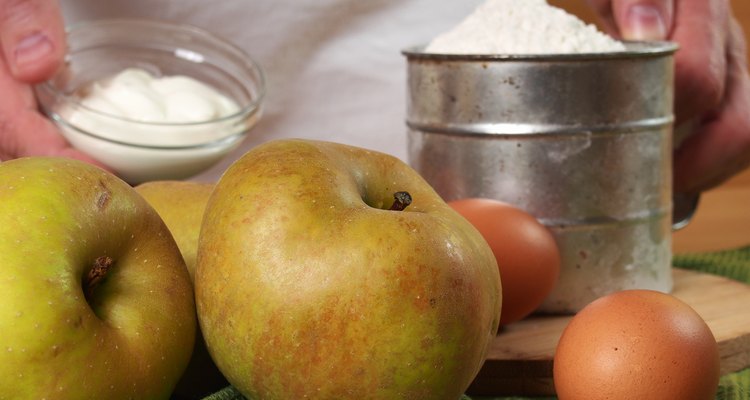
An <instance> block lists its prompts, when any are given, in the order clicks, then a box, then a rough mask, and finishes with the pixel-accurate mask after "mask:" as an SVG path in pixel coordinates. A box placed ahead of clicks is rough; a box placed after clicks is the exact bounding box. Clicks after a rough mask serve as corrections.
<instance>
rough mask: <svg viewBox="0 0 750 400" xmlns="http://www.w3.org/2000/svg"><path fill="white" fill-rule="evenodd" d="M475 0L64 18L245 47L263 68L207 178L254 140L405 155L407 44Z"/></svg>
mask: <svg viewBox="0 0 750 400" xmlns="http://www.w3.org/2000/svg"><path fill="white" fill-rule="evenodd" d="M479 3H480V1H479V0H461V1H455V0H296V1H294V0H217V1H207V0H203V1H199V0H62V1H61V4H62V7H63V14H64V16H65V18H66V23H67V24H73V23H77V22H81V21H84V20H91V19H99V18H115V17H139V18H149V19H163V20H169V21H172V22H182V23H188V24H191V25H194V26H197V27H200V28H203V29H206V30H208V31H211V32H213V33H215V34H217V35H220V36H222V37H224V38H226V39H228V40H230V41H231V42H233V43H234V44H236V45H238V46H240V47H241V48H243V49H244V50H245V51H246V52H247V53H248V54H250V55H251V56H252V57H253V58H254V59H256V61H258V62H259V64H261V66H262V67H263V68H264V70H265V72H266V77H267V81H268V82H267V85H268V88H267V89H268V92H267V98H266V108H265V114H264V116H263V118H262V120H261V122H260V124H258V125H257V126H256V128H255V129H254V130H253V131H252V132H251V134H250V137H249V138H248V140H247V141H246V142H245V143H244V144H243V145H242V147H241V148H239V149H238V150H237V151H235V152H234V153H233V154H232V155H230V156H229V157H228V158H227V159H225V160H223V161H222V162H220V163H219V164H218V165H216V166H214V167H213V168H211V169H210V170H209V171H206V172H205V173H203V174H200V175H199V176H197V177H196V178H195V179H196V180H201V181H212V180H215V179H217V178H218V176H219V175H220V174H221V172H222V171H224V169H226V167H227V166H228V165H229V164H230V163H231V162H232V161H234V160H235V159H236V158H238V157H239V156H240V155H241V154H243V153H244V152H246V151H247V150H248V149H249V148H251V147H252V146H255V145H257V144H259V143H262V142H265V141H268V140H271V139H277V138H289V137H301V138H314V139H325V140H331V141H336V142H340V143H347V144H352V145H356V146H361V147H365V148H369V149H373V150H378V151H382V152H386V153H389V154H392V155H395V156H397V157H399V158H401V159H403V160H404V161H407V160H406V126H405V122H404V120H405V115H406V105H405V98H406V59H405V57H404V56H403V55H402V54H401V50H403V49H404V48H407V47H410V46H413V45H417V44H426V43H427V42H429V41H430V40H431V39H432V38H433V37H435V36H436V35H438V34H439V33H442V32H443V31H445V30H448V29H449V28H451V27H453V26H454V25H456V24H457V23H458V22H459V21H460V20H461V19H463V18H464V17H465V16H467V15H468V14H469V13H470V12H471V11H472V10H473V9H474V8H475V7H476V6H477V5H478V4H479Z"/></svg>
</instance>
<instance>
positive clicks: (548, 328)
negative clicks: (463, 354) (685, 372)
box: [467, 268, 750, 396]
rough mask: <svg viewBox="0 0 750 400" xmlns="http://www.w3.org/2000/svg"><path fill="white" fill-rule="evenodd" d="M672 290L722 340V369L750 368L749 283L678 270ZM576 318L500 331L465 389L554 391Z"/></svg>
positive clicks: (534, 319) (540, 319)
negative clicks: (555, 367) (560, 349)
mask: <svg viewBox="0 0 750 400" xmlns="http://www.w3.org/2000/svg"><path fill="white" fill-rule="evenodd" d="M674 282H675V286H674V292H673V294H674V295H675V296H676V297H677V298H679V299H681V300H682V301H684V302H686V303H687V304H689V305H690V306H691V307H693V308H694V309H695V311H697V312H698V314H700V315H701V317H703V319H704V320H705V321H706V323H707V324H708V326H709V327H710V328H711V331H712V332H713V334H714V336H715V337H716V341H717V342H718V344H719V354H720V357H721V373H722V374H727V373H730V372H736V371H739V370H741V369H744V368H746V367H748V366H750V285H745V284H743V283H740V282H737V281H734V280H730V279H727V278H723V277H720V276H716V275H710V274H704V273H698V272H693V271H687V270H683V269H677V268H675V269H674ZM571 318H572V316H531V317H529V318H527V319H525V320H522V321H518V322H516V323H513V324H511V325H509V326H507V327H505V328H503V329H502V331H501V332H500V333H499V334H498V335H497V337H496V338H495V340H494V342H493V343H492V345H491V347H490V351H489V355H488V357H487V361H486V362H485V363H484V366H483V367H482V369H481V370H480V372H479V374H478V375H477V377H476V379H475V380H474V382H473V383H472V385H471V387H470V388H469V390H468V391H467V393H468V394H469V395H478V396H508V395H519V396H534V395H554V393H555V391H554V385H553V383H552V359H553V357H554V354H555V347H556V346H557V342H558V340H559V339H560V335H562V331H563V329H565V326H566V325H567V323H568V321H570V319H571Z"/></svg>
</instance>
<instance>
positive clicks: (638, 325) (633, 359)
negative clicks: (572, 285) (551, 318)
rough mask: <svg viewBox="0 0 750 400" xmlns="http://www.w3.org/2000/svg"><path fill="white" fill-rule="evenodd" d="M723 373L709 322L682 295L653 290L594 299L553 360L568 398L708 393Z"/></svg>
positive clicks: (645, 399) (662, 399) (687, 398)
mask: <svg viewBox="0 0 750 400" xmlns="http://www.w3.org/2000/svg"><path fill="white" fill-rule="evenodd" d="M719 374H720V372H719V349H718V345H717V343H716V339H715V338H714V336H713V334H712V333H711V330H710V328H709V327H708V325H706V323H705V321H704V320H703V319H702V318H701V317H700V315H698V313H696V312H695V311H694V310H693V309H692V308H691V307H690V306H688V305H687V304H685V303H684V302H682V301H681V300H679V299H677V298H676V297H674V296H671V295H669V294H665V293H661V292H657V291H650V290H625V291H620V292H616V293H613V294H611V295H607V296H604V297H602V298H600V299H598V300H595V301H594V302H592V303H590V304H589V305H588V306H586V307H585V308H584V309H583V310H581V311H580V312H579V313H578V314H577V315H575V316H574V317H573V318H572V320H571V321H570V323H569V324H568V326H567V327H566V328H565V330H564V331H563V334H562V337H561V338H560V341H559V343H558V345H557V350H556V354H555V357H554V366H553V376H554V384H555V390H556V392H557V395H558V397H559V399H560V400H577V399H586V400H597V399H608V400H626V399H627V400H631V399H639V400H649V399H655V400H656V399H658V400H667V399H675V400H677V399H679V400H708V399H714V398H715V394H716V390H717V387H718V383H719Z"/></svg>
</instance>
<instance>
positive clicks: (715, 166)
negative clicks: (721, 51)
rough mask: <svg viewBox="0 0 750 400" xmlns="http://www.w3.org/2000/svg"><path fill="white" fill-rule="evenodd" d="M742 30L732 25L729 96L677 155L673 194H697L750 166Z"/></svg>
mask: <svg viewBox="0 0 750 400" xmlns="http://www.w3.org/2000/svg"><path fill="white" fill-rule="evenodd" d="M744 40H745V39H744V35H743V33H742V30H741V28H740V27H739V25H738V24H737V23H736V21H731V29H730V36H729V38H728V48H727V68H728V70H727V76H726V77H727V79H726V83H725V86H726V88H727V91H726V95H725V97H724V99H723V102H722V104H721V107H720V108H719V109H718V111H716V112H715V113H714V115H713V116H712V117H711V118H710V119H709V120H706V121H704V122H703V124H701V125H700V126H699V127H698V130H697V131H696V133H695V134H694V135H692V136H691V137H689V138H688V139H687V140H686V141H685V142H684V143H683V145H682V146H681V147H680V149H679V150H678V151H677V152H676V153H675V159H674V172H675V179H674V190H675V191H676V192H683V193H697V192H700V191H702V190H705V189H708V188H711V187H713V186H716V185H718V184H720V183H721V182H723V181H724V180H726V179H727V178H729V177H730V176H732V175H734V174H735V173H737V172H739V171H741V170H742V169H744V168H746V167H747V166H748V165H750V112H748V110H750V76H749V75H748V70H747V64H746V61H745V60H746V59H745V56H746V53H747V49H746V44H745V41H744Z"/></svg>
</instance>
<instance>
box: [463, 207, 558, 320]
mask: <svg viewBox="0 0 750 400" xmlns="http://www.w3.org/2000/svg"><path fill="white" fill-rule="evenodd" d="M449 204H450V206H451V207H453V209H454V210H456V211H457V212H458V213H459V214H461V215H462V216H463V217H464V218H466V219H467V220H468V221H469V222H471V224H472V225H474V227H475V228H477V230H478V231H479V233H481V234H482V236H483V237H484V239H485V240H486V241H487V244H489V246H490V248H491V249H492V252H493V253H494V255H495V258H496V259H497V265H498V268H499V269H500V280H501V281H502V285H503V307H502V311H501V313H500V325H508V324H511V323H513V322H516V321H518V320H521V319H523V318H525V317H526V316H528V315H529V314H531V313H532V312H534V311H535V310H536V309H537V308H539V306H540V305H541V304H542V303H543V302H544V299H546V298H547V296H548V295H549V294H550V292H552V289H554V287H555V285H556V284H557V281H558V279H559V276H560V262H561V261H560V251H559V249H558V247H557V242H556V241H555V237H554V235H552V232H550V230H549V229H548V228H547V227H546V226H544V225H543V224H542V223H541V222H539V220H538V219H536V217H534V216H533V215H531V214H529V213H527V212H526V211H524V210H522V209H520V208H518V207H516V206H513V205H511V204H508V203H505V202H502V201H498V200H494V199H486V198H466V199H460V200H453V201H451V202H449Z"/></svg>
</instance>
